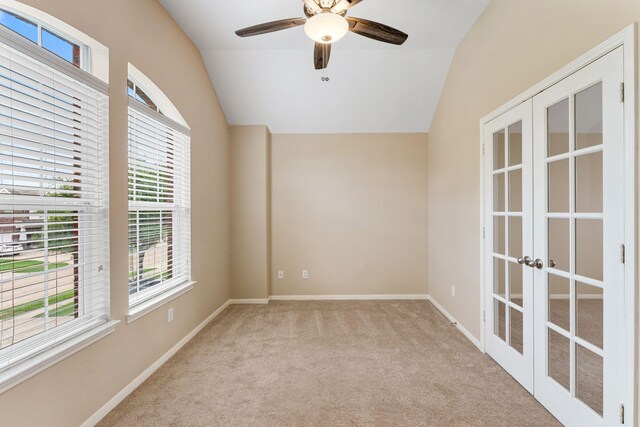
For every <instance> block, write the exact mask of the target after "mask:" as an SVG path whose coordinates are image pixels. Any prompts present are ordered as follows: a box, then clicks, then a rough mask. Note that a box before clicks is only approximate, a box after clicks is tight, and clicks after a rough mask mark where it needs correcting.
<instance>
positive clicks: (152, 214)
mask: <svg viewBox="0 0 640 427" xmlns="http://www.w3.org/2000/svg"><path fill="white" fill-rule="evenodd" d="M128 93H129V295H130V298H129V305H130V308H131V310H130V316H134V317H135V313H136V312H140V311H142V312H146V310H147V307H148V305H149V304H153V303H154V302H157V301H158V300H163V299H164V298H165V297H166V296H167V295H171V294H172V293H173V292H175V291H176V289H178V288H180V289H182V288H183V287H188V286H192V284H191V225H190V223H191V221H190V213H191V206H190V192H191V190H190V175H191V171H190V137H189V129H188V127H186V126H185V124H184V120H183V119H182V116H180V114H179V113H178V110H177V109H176V108H175V106H174V105H173V104H172V103H171V101H169V99H168V98H167V97H166V96H165V95H164V94H163V93H162V92H161V91H160V89H159V88H158V87H157V86H155V85H154V84H153V83H152V82H151V81H150V80H149V79H148V78H147V77H145V76H144V75H143V74H142V73H140V72H139V71H138V70H137V69H135V67H133V66H130V67H129V79H128Z"/></svg>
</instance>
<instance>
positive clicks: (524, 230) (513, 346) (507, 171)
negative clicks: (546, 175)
mask: <svg viewBox="0 0 640 427" xmlns="http://www.w3.org/2000/svg"><path fill="white" fill-rule="evenodd" d="M485 141H486V142H485V156H486V157H485V158H486V159H490V160H491V161H487V162H485V168H486V171H485V177H486V179H485V185H486V186H487V188H486V189H485V194H490V195H491V198H490V200H487V203H486V205H487V206H489V207H490V209H489V210H488V211H487V214H486V217H485V224H486V227H485V233H486V235H488V236H491V238H485V245H486V246H485V253H486V254H490V256H488V257H487V258H486V262H487V265H486V267H485V271H486V272H487V277H486V278H485V283H489V284H492V286H491V288H490V292H486V293H485V295H486V301H485V304H486V310H485V316H486V319H485V320H486V325H487V326H488V329H489V330H488V333H487V334H486V337H487V340H486V351H487V353H489V355H491V357H493V358H494V359H495V360H496V361H498V363H500V364H501V365H502V366H503V367H504V368H505V369H506V370H507V371H508V372H509V373H510V374H511V375H513V377H514V378H515V379H516V380H518V382H520V384H522V386H523V387H524V388H526V389H527V390H529V392H531V393H533V369H531V367H532V366H533V316H532V315H531V314H530V313H532V312H533V271H532V269H531V268H528V267H527V266H525V265H524V264H525V263H526V261H527V260H529V258H526V259H525V257H526V255H525V254H532V253H533V196H532V193H531V191H532V185H533V170H532V167H533V158H532V156H531V154H530V153H531V152H532V102H531V100H529V101H527V102H525V103H523V104H520V105H519V106H518V107H515V108H513V109H512V110H510V111H508V112H507V113H505V114H503V115H502V116H500V117H498V118H496V119H494V120H493V121H492V122H491V123H489V124H488V125H487V126H486V127H485ZM529 261H530V260H529Z"/></svg>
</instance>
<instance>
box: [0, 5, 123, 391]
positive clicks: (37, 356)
mask: <svg viewBox="0 0 640 427" xmlns="http://www.w3.org/2000/svg"><path fill="white" fill-rule="evenodd" d="M7 3H17V2H12V1H7V0H0V8H3V9H7V10H8V11H11V12H12V13H15V14H17V15H20V16H24V17H25V18H26V19H29V20H33V18H32V17H31V16H30V15H25V14H24V13H23V12H21V11H19V10H10V7H8V6H7ZM34 10H35V9H34ZM40 14H41V15H42V16H45V14H43V13H41V12H40ZM47 16H48V15H47ZM51 19H52V20H54V21H56V22H57V20H55V19H54V18H51ZM33 21H34V23H35V20H33ZM45 24H46V25H45V28H47V30H48V31H50V32H52V33H54V34H56V35H59V34H60V32H58V31H57V30H56V28H55V26H52V25H50V24H48V23H46V22H45ZM65 38H67V37H65ZM72 40H74V43H75V39H70V41H72ZM0 42H2V43H3V44H5V45H7V46H9V47H11V48H12V49H14V50H16V51H18V52H20V53H22V54H24V55H26V56H28V57H30V58H32V59H34V60H35V61H38V62H40V63H42V64H44V65H45V66H48V67H50V68H52V69H54V70H55V71H57V72H60V73H61V74H64V75H66V76H68V77H70V78H72V79H75V80H77V81H79V82H81V83H82V84H85V85H87V86H88V87H91V88H93V89H95V90H97V91H99V92H102V93H103V94H104V95H105V96H106V97H107V98H106V99H107V101H106V103H107V107H106V108H105V112H106V117H105V118H106V123H103V129H104V130H103V132H102V135H103V136H102V138H101V143H100V149H101V150H102V151H103V152H104V153H108V145H109V136H108V127H109V125H108V83H107V81H105V80H104V79H103V78H101V76H102V75H105V74H108V60H107V61H102V62H101V64H102V65H103V66H104V65H106V69H105V68H103V67H100V69H101V72H100V73H98V74H90V73H88V72H87V71H85V70H83V69H81V68H78V67H76V66H75V65H73V64H71V63H69V62H68V61H66V60H64V59H62V58H60V57H58V56H57V55H56V54H54V53H52V52H50V51H48V50H47V49H44V48H42V47H40V46H38V45H36V44H35V43H33V42H32V41H31V40H28V39H26V38H24V37H23V36H21V35H20V34H18V33H15V32H14V31H12V30H11V29H9V28H6V27H4V26H0ZM95 45H96V46H102V45H100V44H99V43H97V42H96V43H95ZM83 46H84V44H83ZM86 48H87V49H88V47H86ZM105 49H106V48H105ZM106 52H107V57H108V50H106ZM103 54H104V52H103ZM104 162H106V164H105V163H103V169H102V171H101V175H100V178H99V179H100V181H101V184H100V185H101V187H102V191H103V193H104V194H103V196H102V198H101V199H100V201H101V204H102V207H101V208H100V212H101V214H100V215H101V217H103V218H104V224H105V225H103V233H104V235H105V237H104V241H103V242H102V244H101V250H102V251H103V253H104V254H105V255H104V258H102V259H101V266H100V268H101V269H102V272H103V274H104V278H103V281H102V283H103V284H104V290H103V291H104V294H105V296H104V304H103V306H104V308H103V310H102V311H101V312H102V314H100V315H96V317H95V318H93V317H92V318H91V319H90V320H87V319H86V318H84V319H74V320H72V321H70V322H68V323H67V324H64V325H62V326H60V327H56V328H55V339H53V340H50V341H48V342H42V343H41V344H39V345H37V346H34V345H33V344H31V345H30V343H33V342H32V338H36V337H41V335H42V334H38V335H36V336H34V337H32V338H29V339H27V340H25V341H24V342H19V343H17V344H15V345H13V346H11V347H8V348H7V349H10V350H11V352H12V353H15V354H16V355H17V356H16V361H15V362H11V363H10V364H9V365H8V366H6V367H4V368H3V369H1V370H0V394H2V393H4V392H5V391H7V390H9V389H11V388H12V387H14V386H16V385H18V384H20V383H21V382H23V381H25V380H26V379H28V378H30V377H32V376H34V375H36V374H37V373H39V372H41V371H42V370H44V369H46V368H48V367H50V366H52V365H53V364H55V363H57V362H59V361H61V360H63V359H65V358H67V357H69V356H71V355H72V354H74V353H76V352H78V351H80V350H82V349H83V348H85V347H87V346H88V345H91V344H92V343H94V342H96V341H97V340H99V339H101V338H103V337H105V336H107V335H109V334H111V333H113V331H114V330H115V328H116V326H117V325H118V324H119V323H120V322H119V321H113V320H111V319H110V317H109V313H110V305H109V301H110V298H109V293H110V289H109V283H110V280H109V257H108V254H109V227H108V219H109V208H108V206H109V198H108V169H109V167H108V156H104ZM27 197H29V196H27ZM29 201H30V202H31V200H29ZM35 202H36V204H37V201H35ZM23 206H25V205H23ZM79 216H81V214H79ZM82 239H83V237H82V233H80V235H79V240H82ZM93 250H94V249H92V248H90V249H89V250H88V253H87V252H86V251H83V253H82V254H79V256H81V257H83V258H87V259H88V258H90V257H92V256H95V254H94V253H93ZM78 280H80V281H82V277H80V278H79V279H78ZM82 288H83V286H80V289H82ZM82 291H83V292H84V291H88V292H91V291H92V290H85V289H82ZM82 299H83V298H82V297H80V298H79V300H80V301H79V302H80V304H82V303H81V301H82ZM44 334H46V333H44Z"/></svg>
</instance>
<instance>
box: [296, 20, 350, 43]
mask: <svg viewBox="0 0 640 427" xmlns="http://www.w3.org/2000/svg"><path fill="white" fill-rule="evenodd" d="M304 32H305V33H306V34H307V36H308V37H309V38H310V39H311V40H313V41H315V42H317V43H323V44H329V43H334V42H337V41H338V40H340V39H341V38H343V37H344V36H345V35H346V34H347V33H348V32H349V22H347V20H346V19H345V18H344V17H342V16H340V15H336V14H334V13H331V12H323V13H319V14H317V15H314V16H312V17H311V18H309V19H308V20H307V23H306V24H305V25H304Z"/></svg>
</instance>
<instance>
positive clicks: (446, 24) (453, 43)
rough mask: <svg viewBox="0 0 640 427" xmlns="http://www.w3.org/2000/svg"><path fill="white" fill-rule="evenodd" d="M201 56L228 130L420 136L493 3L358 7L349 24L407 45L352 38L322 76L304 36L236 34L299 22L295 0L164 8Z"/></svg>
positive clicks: (202, 1) (175, 1)
mask: <svg viewBox="0 0 640 427" xmlns="http://www.w3.org/2000/svg"><path fill="white" fill-rule="evenodd" d="M160 1H161V3H162V4H163V5H164V7H165V8H166V9H167V10H168V11H169V13H171V15H172V16H173V17H174V19H175V20H176V21H177V22H178V24H179V25H180V26H181V27H182V28H183V29H184V31H185V32H186V33H187V34H188V35H189V36H190V37H191V39H192V40H193V41H194V42H195V44H196V45H197V46H198V48H199V49H200V51H201V52H202V56H203V58H204V61H205V63H206V65H207V69H208V70H209V74H210V76H211V80H212V82H213V84H214V86H215V88H216V92H217V93H218V97H219V98H220V102H221V103H222V108H223V109H224V111H225V114H226V116H227V120H228V122H229V124H231V125H255V124H265V125H267V126H269V128H270V129H271V131H272V132H273V133H360V132H362V133H367V132H371V133H378V132H380V133H384V132H426V131H428V130H429V128H430V126H431V120H432V118H433V114H434V113H435V109H436V106H437V103H438V99H439V98H440V93H441V92H442V88H443V85H444V82H445V79H446V76H447V72H448V70H449V66H450V64H451V60H452V58H453V54H454V52H455V49H456V48H457V46H458V44H459V43H460V41H461V40H462V39H463V38H464V36H465V35H466V34H467V32H468V31H469V29H470V28H471V27H472V26H473V24H474V23H475V21H476V20H477V19H478V17H479V16H480V14H481V13H482V11H483V10H484V9H485V7H486V6H487V5H488V4H489V2H490V1H491V0H404V1H394V2H389V1H383V0H364V1H362V3H360V4H359V5H357V6H355V7H353V8H352V9H351V10H350V12H349V15H350V16H357V17H361V18H365V19H369V20H373V21H378V22H381V23H383V24H387V25H390V26H392V27H395V28H397V29H399V30H402V31H404V32H405V33H407V34H409V39H408V41H407V42H406V43H405V44H404V45H403V46H393V45H388V44H385V43H380V42H376V41H374V40H370V39H367V38H364V37H361V36H358V35H356V34H353V33H350V34H347V36H346V37H345V38H344V39H342V40H340V41H338V42H336V43H335V44H334V45H333V50H332V53H331V62H330V64H329V68H328V69H327V75H328V76H329V77H330V78H331V81H330V82H328V83H324V82H322V81H321V80H320V78H321V77H322V75H323V73H322V71H316V70H315V69H314V67H313V42H312V41H311V40H310V39H308V38H307V37H306V35H305V34H304V29H303V28H302V27H299V28H294V29H290V30H285V31H281V32H277V33H271V34H266V35H262V36H256V37H251V38H245V39H242V38H240V37H237V36H236V35H235V33H234V32H235V30H238V29H240V28H244V27H248V26H251V25H255V24H259V23H263V22H268V21H274V20H278V19H284V18H294V17H300V16H303V11H302V8H303V6H302V2H301V1H300V0H160Z"/></svg>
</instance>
